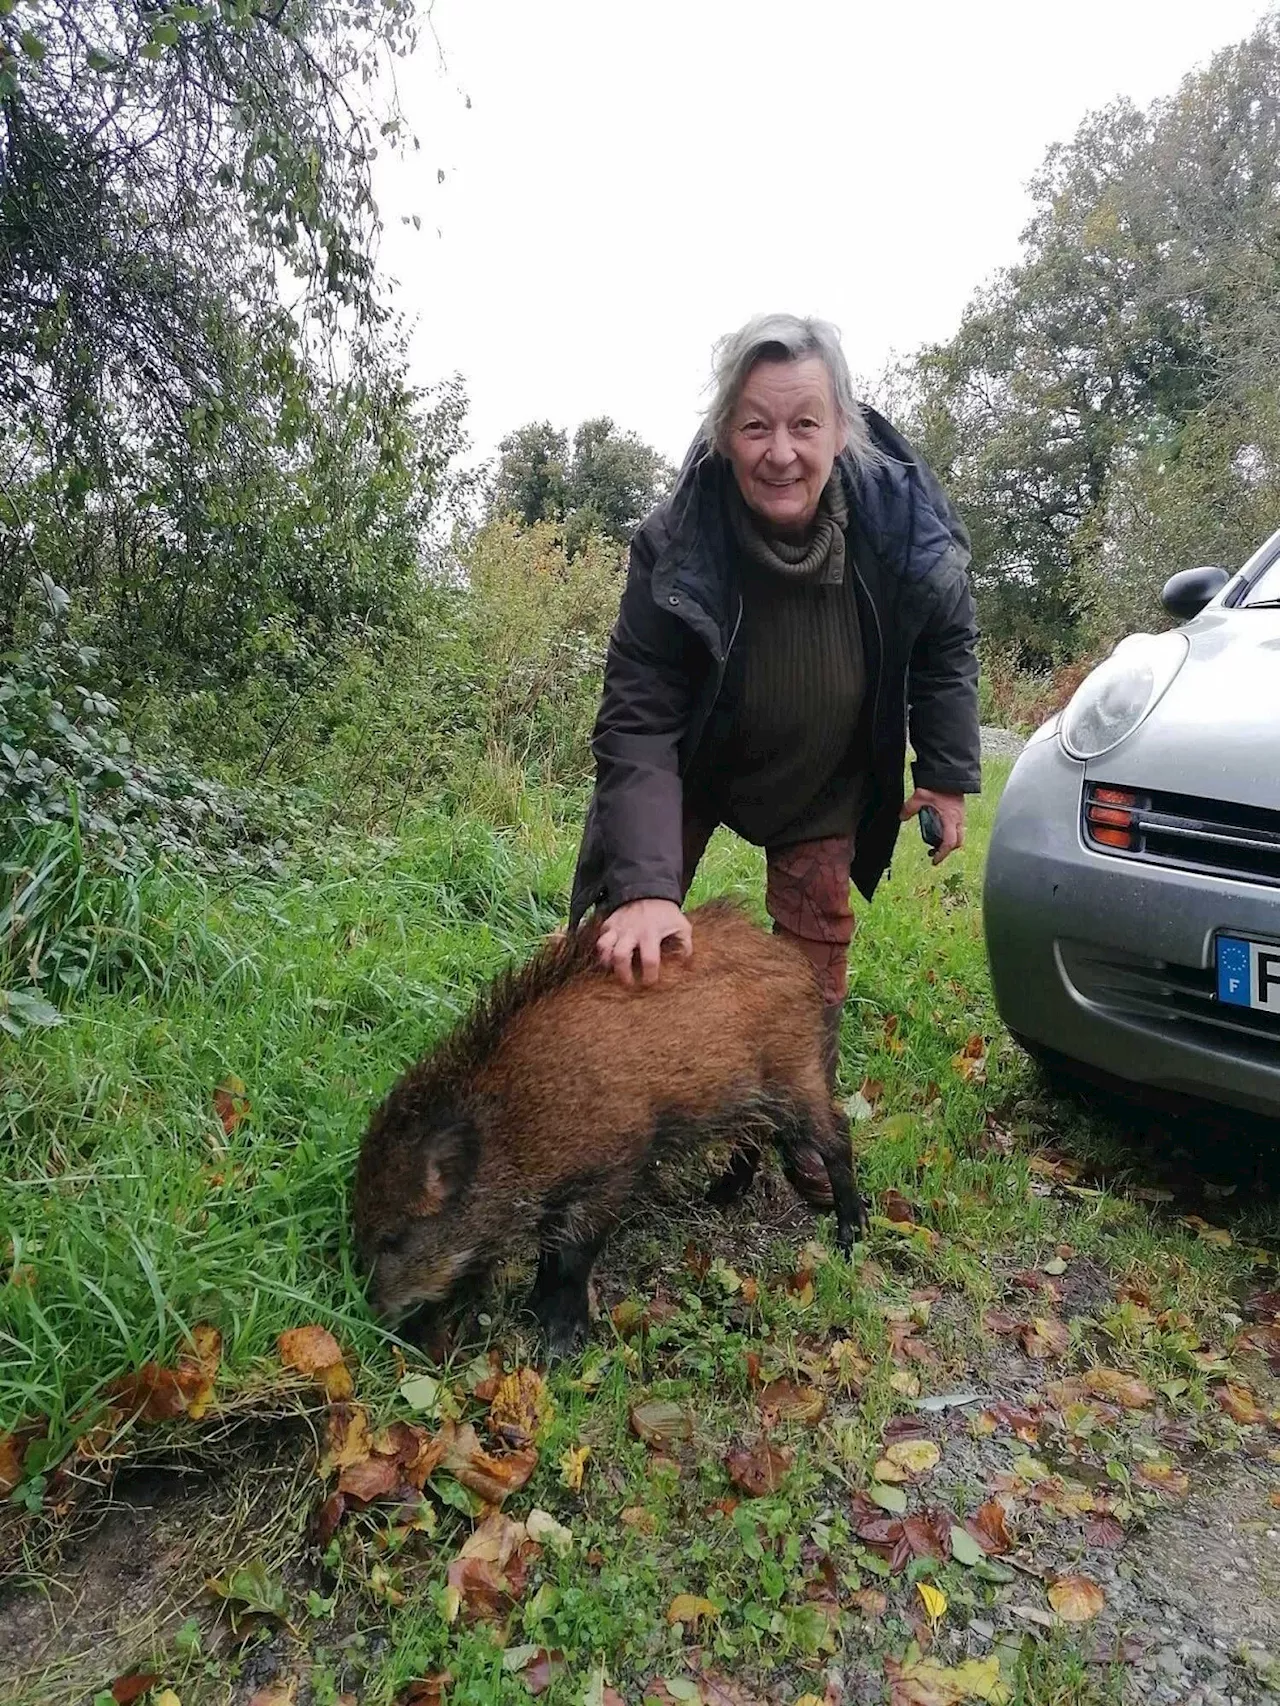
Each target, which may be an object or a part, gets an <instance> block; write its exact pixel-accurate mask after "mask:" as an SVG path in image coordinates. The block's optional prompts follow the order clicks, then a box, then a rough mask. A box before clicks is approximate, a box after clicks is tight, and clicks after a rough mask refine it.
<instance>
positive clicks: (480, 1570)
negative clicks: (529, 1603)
mask: <svg viewBox="0 0 1280 1706" xmlns="http://www.w3.org/2000/svg"><path fill="white" fill-rule="evenodd" d="M536 1550H537V1549H536V1548H535V1547H532V1546H531V1544H530V1541H529V1537H528V1532H527V1530H526V1529H525V1525H524V1524H523V1523H522V1522H513V1521H512V1520H511V1518H510V1517H507V1516H503V1514H502V1512H501V1511H494V1512H493V1513H492V1514H491V1515H490V1516H487V1517H486V1518H485V1519H484V1521H483V1522H482V1523H481V1524H480V1525H479V1527H478V1528H477V1529H476V1530H475V1532H474V1533H473V1534H471V1535H469V1536H468V1537H467V1539H466V1540H465V1541H464V1542H463V1545H462V1547H461V1549H460V1551H459V1553H458V1556H457V1557H456V1558H455V1559H454V1560H453V1562H452V1563H451V1564H450V1565H449V1569H448V1585H449V1587H450V1588H451V1589H452V1590H453V1593H454V1595H455V1596H456V1600H455V1603H456V1606H457V1608H458V1610H460V1611H462V1612H463V1613H464V1614H465V1615H466V1617H467V1619H468V1621H470V1622H475V1621H478V1620H480V1619H482V1618H492V1619H496V1618H500V1617H505V1616H506V1614H507V1612H508V1611H510V1610H511V1608H512V1606H513V1605H514V1604H515V1602H516V1600H517V1599H519V1597H520V1595H521V1594H522V1593H523V1592H524V1589H525V1582H526V1579H527V1576H528V1562H527V1557H528V1554H529V1553H530V1552H531V1551H532V1552H534V1553H535V1554H536Z"/></svg>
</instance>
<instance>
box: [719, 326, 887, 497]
mask: <svg viewBox="0 0 1280 1706" xmlns="http://www.w3.org/2000/svg"><path fill="white" fill-rule="evenodd" d="M808 356H817V358H818V360H819V361H820V362H821V363H822V364H823V366H824V367H825V368H826V370H827V372H828V373H829V374H830V376H831V390H832V394H833V395H834V397H835V401H836V410H837V412H838V414H839V416H840V419H841V421H842V422H843V424H844V427H845V448H846V449H847V450H848V452H849V454H850V455H851V456H852V457H853V459H854V461H855V462H856V463H857V464H858V466H859V467H860V468H872V467H875V466H877V465H878V464H879V463H881V462H883V460H884V457H883V454H882V453H881V451H880V450H878V449H877V448H876V446H875V445H874V444H873V443H872V441H871V433H870V431H869V430H868V427H867V420H866V416H865V414H864V413H863V409H862V404H861V403H859V401H858V399H857V398H856V397H855V396H854V394H853V379H852V376H851V375H850V373H849V363H848V362H847V361H846V360H845V358H844V351H843V350H842V349H841V348H840V333H839V332H838V331H837V330H836V328H835V327H834V326H833V325H832V324H831V322H830V321H829V320H813V319H808V320H802V319H801V318H800V317H799V316H798V315H796V314H757V315H756V316H755V318H754V319H752V320H748V321H747V323H746V325H745V326H740V327H739V328H738V330H737V331H736V332H730V333H728V335H727V336H726V337H723V338H721V339H720V341H719V343H717V345H716V348H715V355H714V356H713V358H712V385H713V391H712V397H711V404H710V407H709V408H708V409H707V412H706V414H705V416H704V417H703V421H702V435H703V437H704V438H705V439H706V441H707V443H708V444H709V445H710V446H711V447H712V449H713V450H719V451H722V452H723V451H724V450H725V448H726V446H727V444H728V438H729V421H730V418H731V417H732V415H733V411H734V409H735V408H736V407H737V404H738V398H739V397H740V396H741V395H742V387H743V386H744V385H745V384H746V382H747V376H748V374H749V373H750V372H751V370H752V368H753V367H755V365H756V363H757V362H759V361H803V360H804V359H805V358H806V357H808Z"/></svg>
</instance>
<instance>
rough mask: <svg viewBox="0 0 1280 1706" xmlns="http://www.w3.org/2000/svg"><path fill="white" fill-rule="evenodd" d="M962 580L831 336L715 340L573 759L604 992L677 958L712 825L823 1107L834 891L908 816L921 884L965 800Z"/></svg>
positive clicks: (974, 710) (578, 914) (971, 657)
mask: <svg viewBox="0 0 1280 1706" xmlns="http://www.w3.org/2000/svg"><path fill="white" fill-rule="evenodd" d="M968 562H969V540H968V535H967V534H966V532H965V529H964V526H963V524H962V522H961V521H960V519H959V517H958V516H957V515H956V513H955V511H954V510H953V509H952V507H951V504H950V503H949V502H948V500H947V498H946V496H945V494H944V493H943V491H942V489H941V488H940V486H939V485H938V482H937V481H936V479H935V478H934V476H933V474H932V472H931V471H930V469H929V468H928V467H927V466H926V465H925V463H924V462H923V461H922V460H921V459H920V457H919V456H917V455H916V454H915V452H914V451H913V450H912V449H911V447H910V445H908V444H907V443H906V442H905V441H904V440H903V439H902V438H901V437H899V435H898V434H897V433H896V432H895V431H894V430H893V428H892V427H891V426H890V425H889V424H888V422H887V421H885V420H883V419H882V418H881V417H880V416H879V415H877V414H876V413H875V412H874V411H873V410H871V409H868V408H865V407H864V406H862V405H861V404H859V403H858V402H856V401H855V399H854V396H853V389H852V384H851V381H850V377H849V369H848V366H847V364H846V362H845V359H844V355H843V353H842V351H841V349H840V343H839V338H838V335H837V333H836V331H835V329H834V327H832V326H829V325H827V324H826V323H825V322H823V321H821V320H801V319H797V318H795V317H794V316H792V315H789V314H775V315H767V316H763V317H761V318H758V319H755V320H752V321H751V322H750V323H749V324H748V325H746V326H744V327H743V328H742V329H741V331H739V332H735V333H734V334H732V335H731V336H730V337H728V338H726V339H724V340H723V342H722V343H721V344H720V346H719V348H718V351H717V359H716V366H715V391H714V396H713V399H712V403H711V407H710V409H709V410H708V412H707V416H706V420H705V423H704V427H703V430H702V433H701V434H700V436H699V438H698V439H697V441H696V442H695V444H694V446H693V448H692V450H691V451H690V453H689V455H688V457H687V458H686V461H685V464H684V467H683V468H682V470H681V472H680V475H679V478H678V480H677V483H676V486H675V490H674V491H673V492H672V494H671V496H670V498H669V499H668V500H667V501H666V502H665V503H664V504H662V505H661V506H660V507H659V508H658V509H657V510H655V511H654V513H653V514H652V515H651V516H649V518H648V519H647V520H646V521H645V522H644V523H643V524H642V526H641V527H640V529H639V530H638V532H637V533H636V535H635V538H634V539H633V540H632V544H631V563H630V569H629V571H628V576H627V585H626V590H625V592H624V593H623V597H622V605H621V609H620V610H619V614H618V621H617V625H616V627H615V628H614V631H613V636H612V639H611V641H610V646H609V656H608V662H607V664H606V667H605V678H604V696H603V700H602V702H601V706H600V713H599V717H598V719H597V722H596V728H595V735H594V738H593V742H592V747H593V750H594V753H595V758H596V766H597V780H596V788H595V794H594V796H593V798H592V801H591V806H590V809H589V811H588V814H587V822H586V830H585V834H584V837H583V842H582V848H581V852H580V854H579V858H578V869H577V874H576V877H575V880H574V890H573V901H572V913H571V915H572V920H573V922H574V923H575V924H576V923H577V922H578V921H579V920H580V919H581V918H582V917H583V915H584V913H585V912H586V911H587V910H588V909H589V908H592V907H594V908H597V909H598V910H599V911H600V912H602V913H604V914H607V920H606V923H605V926H604V928H603V930H602V931H601V935H600V953H601V956H602V958H603V959H604V960H605V961H606V962H607V963H609V964H610V965H612V967H613V968H614V970H615V971H616V972H617V974H618V976H619V977H620V978H621V979H622V980H623V981H624V982H627V983H629V982H631V981H632V980H633V978H634V977H635V976H636V972H637V968H638V974H639V978H640V981H641V982H642V983H652V982H654V981H655V980H656V979H657V977H658V976H659V972H660V952H661V948H662V944H663V942H664V941H667V940H669V939H674V940H675V942H676V943H678V944H679V945H680V947H681V948H682V949H683V951H684V952H686V953H688V952H696V943H695V942H693V940H692V936H691V930H690V926H689V922H688V919H687V918H686V917H685V916H684V914H683V913H682V912H681V903H682V902H683V900H684V897H685V895H686V894H687V892H688V889H689V885H690V883H691V882H692V881H693V875H694V871H695V870H696V868H697V865H698V861H699V859H700V858H701V856H702V852H703V849H704V848H705V847H706V844H707V841H708V839H709V838H710V836H711V833H712V831H713V829H714V828H715V827H716V825H717V824H721V823H723V824H727V825H728V827H729V828H730V829H732V830H735V831H736V832H737V833H738V834H739V835H741V836H743V837H744V838H745V839H746V840H748V841H751V842H754V843H755V844H756V845H758V846H760V847H763V848H764V850H765V857H766V861H767V870H768V876H767V883H766V890H765V905H766V907H767V909H768V911H769V914H770V916H771V918H772V919H773V921H774V928H775V929H776V930H778V931H781V932H783V933H785V934H786V935H788V936H791V937H793V938H794V940H795V941H796V942H797V943H798V944H799V946H800V947H801V948H802V949H803V950H804V952H805V954H806V955H807V956H808V958H809V960H810V962H811V964H812V966H813V969H814V973H815V975H816V977H817V979H818V983H819V985H820V987H821V990H822V995H823V1000H824V1002H825V1003H826V1012H827V1038H828V1046H827V1062H828V1072H829V1075H830V1077H831V1080H832V1083H833V1084H834V1080H835V1069H836V1060H837V1051H838V1045H839V1028H840V1012H841V1007H842V1004H843V1001H844V997H845V990H846V986H847V966H846V960H847V950H848V946H849V942H850V941H851V939H852V936H853V928H854V919H853V913H852V910H851V908H850V904H849V883H850V877H851V876H852V879H853V881H854V882H855V883H856V884H857V886H858V888H859V889H860V890H861V891H862V893H863V894H864V895H866V896H867V897H868V898H870V896H871V893H872V891H873V890H874V889H875V886H876V884H877V882H878V881H879V879H880V877H881V876H882V875H883V874H884V872H885V870H886V869H887V867H888V864H889V860H890V857H891V855H892V853H893V847H894V842H895V840H896V838H897V834H898V829H899V826H900V823H901V821H902V820H904V819H906V818H909V817H912V816H914V815H915V814H916V813H918V812H920V811H921V809H922V808H924V807H926V806H928V807H932V808H933V810H934V812H935V813H936V815H937V818H938V819H940V820H941V832H942V833H941V839H940V841H939V842H938V845H937V847H936V850H935V852H934V855H933V860H934V863H935V864H939V863H941V861H942V860H943V859H945V858H946V857H947V856H948V854H950V853H951V852H953V851H954V850H955V848H957V847H959V846H960V845H961V843H962V841H963V839H964V796H965V795H966V794H973V793H977V792H978V790H979V787H980V784H981V773H980V765H979V747H978V697H977V681H978V665H977V658H976V653H975V642H976V638H977V635H976V629H975V626H974V615H973V600H972V596H971V594H970V589H969V580H968V575H967V573H966V570H967V565H968ZM908 726H909V729H910V737H911V745H912V747H913V748H914V751H915V765H914V781H915V791H914V793H912V795H911V797H910V799H908V800H907V801H906V802H905V804H904V803H903V795H904V792H905V789H904V786H903V772H904V766H905V759H906V745H907V734H908Z"/></svg>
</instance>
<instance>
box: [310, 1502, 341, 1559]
mask: <svg viewBox="0 0 1280 1706" xmlns="http://www.w3.org/2000/svg"><path fill="white" fill-rule="evenodd" d="M346 1511H347V1501H346V1498H345V1497H344V1495H343V1494H342V1493H331V1494H330V1495H329V1497H328V1498H327V1499H326V1500H325V1501H324V1503H323V1504H322V1505H321V1506H320V1508H319V1509H318V1510H317V1511H316V1513H315V1515H314V1516H313V1517H312V1518H311V1526H310V1529H309V1531H308V1532H309V1536H310V1539H311V1543H312V1545H313V1546H315V1547H317V1548H318V1549H319V1550H320V1551H321V1552H323V1551H324V1549H325V1547H326V1546H327V1545H328V1544H329V1542H330V1541H331V1540H332V1539H333V1537H334V1535H335V1534H336V1533H337V1532H338V1525H339V1523H341V1521H342V1519H343V1517H344V1516H345V1515H346Z"/></svg>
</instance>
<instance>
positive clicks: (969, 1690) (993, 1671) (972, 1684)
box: [884, 1654, 1013, 1706]
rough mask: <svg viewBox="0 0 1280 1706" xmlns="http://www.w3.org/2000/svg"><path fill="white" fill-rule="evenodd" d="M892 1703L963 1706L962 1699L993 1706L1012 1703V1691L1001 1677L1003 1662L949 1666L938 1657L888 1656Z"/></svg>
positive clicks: (886, 1671)
mask: <svg viewBox="0 0 1280 1706" xmlns="http://www.w3.org/2000/svg"><path fill="white" fill-rule="evenodd" d="M884 1674H885V1676H886V1677H887V1678H888V1679H889V1706H960V1702H961V1701H966V1700H985V1701H987V1702H988V1703H989V1706H1008V1702H1009V1701H1010V1700H1012V1698H1013V1694H1012V1691H1011V1690H1010V1689H1009V1688H1008V1687H1007V1685H1006V1684H1005V1683H1004V1682H1002V1681H1001V1679H1000V1661H999V1660H998V1659H997V1658H996V1657H995V1655H994V1654H992V1656H991V1657H990V1658H986V1659H966V1660H965V1661H964V1663H963V1664H959V1665H956V1666H955V1667H954V1668H949V1667H948V1666H946V1665H943V1664H941V1663H940V1662H939V1661H938V1660H937V1659H928V1658H925V1659H915V1660H913V1661H908V1660H906V1659H894V1658H886V1659H885V1661H884Z"/></svg>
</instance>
